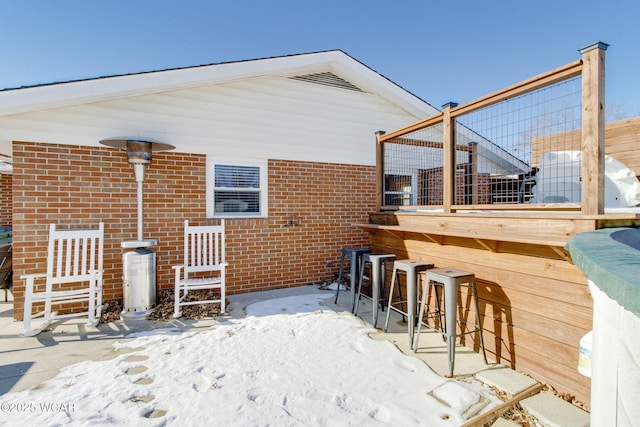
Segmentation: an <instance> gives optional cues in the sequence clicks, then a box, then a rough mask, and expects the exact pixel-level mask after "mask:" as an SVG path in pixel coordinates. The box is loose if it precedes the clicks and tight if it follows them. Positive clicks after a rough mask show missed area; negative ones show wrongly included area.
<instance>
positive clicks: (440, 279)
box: [413, 268, 487, 376]
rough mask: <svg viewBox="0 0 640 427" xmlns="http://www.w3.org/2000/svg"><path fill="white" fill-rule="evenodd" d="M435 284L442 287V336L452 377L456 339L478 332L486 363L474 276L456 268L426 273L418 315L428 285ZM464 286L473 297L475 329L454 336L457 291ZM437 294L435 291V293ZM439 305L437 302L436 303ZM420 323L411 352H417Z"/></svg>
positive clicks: (421, 309)
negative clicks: (443, 321)
mask: <svg viewBox="0 0 640 427" xmlns="http://www.w3.org/2000/svg"><path fill="white" fill-rule="evenodd" d="M432 281H433V282H436V283H440V284H442V286H443V287H444V292H443V296H444V318H445V324H444V335H445V337H446V341H447V356H448V359H449V375H450V376H453V366H454V363H455V358H456V337H457V336H461V335H466V334H470V333H474V332H479V335H480V345H481V346H482V354H483V356H484V363H487V353H486V351H485V348H484V339H483V337H482V325H481V324H480V309H479V306H478V293H477V291H476V276H475V274H473V273H469V272H468V271H464V270H458V269H456V268H434V269H432V270H429V271H427V273H426V278H425V285H424V287H423V289H422V298H421V300H420V315H422V314H424V306H425V303H426V300H427V291H428V288H429V283H431V282H432ZM463 284H466V286H468V287H469V288H470V289H471V293H472V295H473V302H474V304H475V308H476V322H477V323H476V324H473V326H475V329H474V330H472V331H467V332H462V333H460V334H456V323H457V311H458V290H459V288H460V286H461V285H463ZM436 294H437V291H436ZM438 305H439V302H438ZM461 322H464V323H470V322H468V321H467V320H465V319H461ZM421 327H422V322H419V323H418V331H417V334H418V335H417V336H416V339H415V347H414V348H413V351H414V352H415V351H417V350H418V343H419V341H420V329H421Z"/></svg>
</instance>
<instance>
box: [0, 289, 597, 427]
mask: <svg viewBox="0 0 640 427" xmlns="http://www.w3.org/2000/svg"><path fill="white" fill-rule="evenodd" d="M319 292H328V293H331V294H332V295H333V294H335V291H321V290H319V289H318V287H317V286H315V285H310V286H302V287H297V288H289V289H281V290H275V291H265V292H256V293H250V294H241V295H232V296H229V297H228V300H229V306H228V307H229V308H228V310H227V311H228V313H227V315H226V316H229V317H231V318H240V317H243V316H244V315H245V307H247V306H248V305H250V304H252V303H254V302H258V301H263V300H265V299H271V298H280V297H286V296H293V295H304V294H311V293H319ZM3 299H4V298H3ZM326 306H327V309H332V310H335V311H337V312H344V313H345V314H348V313H349V312H350V293H349V292H348V291H346V292H340V298H339V300H338V304H337V305H335V304H333V298H329V299H327V303H326ZM358 315H359V317H360V318H361V319H362V320H363V321H364V322H366V323H368V324H370V323H371V302H370V300H369V299H366V298H363V299H362V300H361V303H360V307H359V311H358ZM385 316H386V311H384V312H380V314H379V318H378V325H377V326H378V329H377V332H375V333H372V334H371V338H372V339H374V340H387V341H389V342H391V343H393V344H394V345H395V346H396V347H397V348H398V349H399V350H400V351H402V352H403V353H405V354H409V355H413V356H415V357H417V358H419V359H421V360H423V361H424V362H425V363H426V364H427V365H428V366H429V367H430V368H431V369H432V370H433V371H434V372H435V373H437V374H438V375H441V376H445V375H446V374H447V366H448V365H447V350H446V345H445V343H444V341H443V339H442V336H441V335H440V334H439V333H437V332H434V331H432V330H429V329H426V328H423V330H422V334H421V337H420V349H419V350H418V352H417V353H414V352H413V351H412V350H410V348H409V342H408V336H407V328H406V323H403V322H402V318H401V316H400V315H399V314H397V313H395V312H392V313H391V318H390V322H389V329H388V332H386V333H385V332H383V331H382V329H381V328H382V327H383V325H384V320H385ZM215 323H216V319H211V318H209V319H204V320H183V319H175V320H171V321H151V320H140V319H134V320H130V319H127V320H119V321H114V322H110V323H102V324H99V325H98V326H97V327H95V328H92V327H87V326H85V324H84V322H83V321H82V319H81V318H78V319H69V320H66V321H62V322H56V323H54V324H53V325H52V328H51V330H48V331H46V332H43V333H41V334H39V335H38V336H36V337H20V336H19V335H18V334H19V332H20V331H21V328H22V323H21V322H16V321H14V320H13V314H12V301H11V298H9V302H0V338H1V340H2V341H1V342H2V349H1V350H0V366H1V367H2V369H0V394H5V393H9V392H17V391H21V390H25V389H28V388H31V387H36V386H38V385H39V384H40V383H42V382H43V381H46V380H48V379H50V378H53V377H55V376H56V375H57V374H58V372H59V370H60V369H61V368H63V367H64V366H69V365H72V364H75V363H78V362H81V361H85V360H93V361H96V360H107V359H111V358H114V357H115V356H117V355H119V354H122V351H118V350H116V349H115V347H114V346H113V344H114V343H115V342H117V341H120V342H122V341H126V340H130V339H131V338H126V337H127V336H128V335H130V334H132V333H134V332H142V331H147V330H152V329H157V328H168V327H170V328H175V329H178V330H181V331H182V330H184V331H186V330H189V331H198V330H206V329H208V328H210V327H211V326H212V325H214V324H215ZM454 374H455V375H454V376H455V377H456V378H458V379H465V378H467V379H476V380H479V381H481V382H483V383H485V384H487V385H489V386H494V387H496V388H498V389H500V390H503V391H505V392H506V393H508V394H509V395H517V394H519V393H522V392H524V391H527V390H528V389H530V388H531V387H533V386H535V385H537V382H536V381H535V380H533V379H532V378H530V377H528V376H526V375H523V374H520V373H518V372H516V371H513V370H511V369H509V368H506V367H504V366H500V365H496V364H490V365H486V364H485V363H484V360H483V357H482V355H481V354H478V353H476V352H474V351H472V350H470V349H467V348H464V347H461V346H458V347H457V350H456V359H455V372H454ZM521 405H522V406H523V407H526V408H527V409H528V410H529V412H530V413H531V414H532V415H534V416H536V417H537V418H538V420H540V421H541V422H542V423H544V425H549V426H559V427H571V426H588V425H589V414H588V413H586V412H584V411H581V410H580V409H578V408H577V407H575V406H574V405H571V404H569V403H567V402H565V401H563V400H562V399H560V398H558V397H555V396H554V395H553V394H551V393H548V392H541V393H536V394H535V395H534V396H532V397H529V398H527V399H524V400H523V401H521ZM494 425H498V426H509V425H512V426H515V425H517V424H516V423H513V422H511V421H507V420H504V419H502V420H498V422H496V423H494Z"/></svg>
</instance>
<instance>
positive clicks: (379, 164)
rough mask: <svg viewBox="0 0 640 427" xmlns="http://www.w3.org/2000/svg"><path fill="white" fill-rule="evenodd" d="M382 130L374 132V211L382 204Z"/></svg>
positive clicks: (378, 209)
mask: <svg viewBox="0 0 640 427" xmlns="http://www.w3.org/2000/svg"><path fill="white" fill-rule="evenodd" d="M384 133H385V132H384V131H383V130H379V131H377V132H376V211H378V212H380V211H381V210H382V206H383V205H384V143H382V142H380V137H381V136H382V135H384Z"/></svg>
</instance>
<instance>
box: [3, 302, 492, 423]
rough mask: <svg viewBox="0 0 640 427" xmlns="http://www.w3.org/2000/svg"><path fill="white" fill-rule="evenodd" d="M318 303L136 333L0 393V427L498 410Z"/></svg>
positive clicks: (421, 418) (430, 416)
mask: <svg viewBox="0 0 640 427" xmlns="http://www.w3.org/2000/svg"><path fill="white" fill-rule="evenodd" d="M328 297H331V296H327V294H326V293H324V294H313V295H305V296H295V297H286V298H278V299H272V300H267V301H264V302H260V303H255V304H252V305H250V306H248V307H247V317H246V318H242V319H234V320H222V321H221V323H220V324H218V325H216V326H215V327H213V328H212V329H210V330H207V331H204V332H198V333H193V332H192V333H188V332H183V333H180V332H178V331H177V330H171V329H159V330H158V329H156V330H154V331H151V332H147V333H144V334H137V336H136V337H135V339H133V340H130V341H127V342H120V343H116V344H115V346H116V348H118V349H120V350H123V351H127V352H128V353H126V354H122V355H120V356H118V357H116V358H115V359H113V360H109V361H103V362H82V363H79V364H76V365H73V366H70V367H67V368H65V369H63V370H62V371H61V372H60V373H59V374H58V376H57V377H55V378H54V379H52V380H49V381H47V382H45V383H44V384H42V385H41V386H39V387H38V388H34V389H30V390H26V391H23V392H19V393H8V394H5V395H4V396H1V397H0V405H2V408H3V411H2V417H3V418H2V419H0V424H8V425H49V426H51V425H92V426H93V425H131V424H135V425H174V424H176V425H177V424H180V425H193V426H196V425H216V426H225V425H227V426H267V425H273V426H358V427H360V426H378V425H398V426H399V425H401V426H412V425H414V426H418V425H421V426H425V425H426V426H459V425H461V424H464V422H465V421H466V419H465V417H464V416H463V414H465V412H466V416H467V417H469V416H470V415H473V413H475V412H476V411H477V410H478V408H482V407H484V408H485V409H486V408H488V407H490V406H494V405H496V404H498V403H499V400H498V399H497V398H496V397H495V396H493V394H492V393H491V392H490V391H488V390H487V389H485V388H483V387H482V386H481V385H480V384H478V383H475V382H471V383H465V382H459V381H455V380H450V379H446V378H442V377H440V376H438V375H436V374H435V373H433V372H432V371H431V370H430V369H429V368H428V367H427V366H426V365H425V364H424V363H423V362H422V361H420V360H418V359H417V358H414V357H410V356H406V355H404V354H402V353H401V352H400V351H399V350H398V349H397V348H396V347H395V346H393V344H391V343H389V342H386V341H376V340H372V339H371V338H369V337H368V335H367V334H369V333H371V332H374V331H375V330H374V329H372V328H371V327H369V326H367V325H365V324H364V323H363V322H362V321H361V320H360V319H359V318H356V317H354V316H351V315H345V314H339V313H336V312H334V311H331V310H326V307H323V306H322V305H320V303H321V302H322V300H323V299H326V298H328ZM134 335H135V334H134ZM134 335H131V336H130V337H133V336H134ZM51 350H52V355H51V357H55V348H53V349H51ZM7 409H12V410H7Z"/></svg>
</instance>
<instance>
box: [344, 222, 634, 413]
mask: <svg viewBox="0 0 640 427" xmlns="http://www.w3.org/2000/svg"><path fill="white" fill-rule="evenodd" d="M355 225H356V226H358V227H360V228H362V229H363V230H365V231H367V232H368V233H369V243H370V246H371V249H372V250H373V251H376V252H378V251H379V252H388V253H394V254H396V256H397V257H398V258H399V259H402V258H410V259H422V260H427V261H429V262H433V263H434V264H435V265H436V267H453V268H459V269H463V270H467V271H470V272H473V273H474V274H475V275H476V278H477V283H478V296H479V306H480V312H481V313H480V314H481V319H482V325H483V331H484V335H483V337H484V341H485V345H486V347H487V351H488V353H489V358H490V359H492V360H493V361H495V362H498V363H501V364H504V365H506V366H509V367H511V368H513V369H516V370H518V371H520V372H523V373H526V374H529V375H531V376H533V377H534V378H536V379H537V380H538V381H542V382H545V383H547V384H550V385H552V386H553V387H555V388H557V389H559V390H561V391H562V390H564V391H566V390H570V391H571V393H572V394H575V396H576V398H577V399H579V400H581V401H583V402H587V403H588V402H589V395H590V381H589V379H588V378H585V377H583V376H581V375H580V374H579V373H578V372H577V361H578V348H579V341H580V338H582V336H583V335H584V334H585V333H587V332H588V331H589V330H591V328H592V325H591V323H592V300H591V296H590V295H589V292H588V287H587V279H586V277H585V276H584V274H583V273H582V271H580V270H579V269H578V268H577V267H576V266H575V265H574V264H573V263H572V262H571V259H570V256H569V254H568V253H567V251H566V250H565V248H564V246H565V245H566V243H567V242H568V241H569V239H570V238H571V237H572V236H574V235H575V234H577V233H582V232H586V231H593V230H596V229H599V228H605V227H618V226H640V215H638V214H635V213H619V214H605V215H591V216H589V215H584V214H580V213H578V212H563V213H558V212H556V213H538V212H532V213H527V212H514V213H506V212H478V213H464V212H460V211H458V212H456V213H449V214H448V213H437V212H406V211H396V212H374V213H370V214H369V223H368V224H355ZM390 268H391V267H390ZM390 275H391V272H390V271H389V274H388V277H390ZM459 301H460V303H461V304H462V307H464V308H461V310H462V311H459V315H460V313H462V316H463V317H464V318H465V319H469V320H472V319H474V315H475V313H474V310H473V308H472V306H473V304H469V303H468V302H469V301H470V299H469V298H468V295H467V294H466V291H464V290H461V291H460V300H459ZM476 335H477V334H476ZM476 335H467V336H466V337H462V338H459V342H460V343H461V344H463V345H465V346H466V347H468V348H471V349H474V350H475V351H478V350H479V338H478V336H476Z"/></svg>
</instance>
